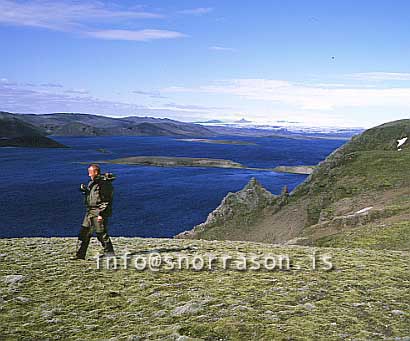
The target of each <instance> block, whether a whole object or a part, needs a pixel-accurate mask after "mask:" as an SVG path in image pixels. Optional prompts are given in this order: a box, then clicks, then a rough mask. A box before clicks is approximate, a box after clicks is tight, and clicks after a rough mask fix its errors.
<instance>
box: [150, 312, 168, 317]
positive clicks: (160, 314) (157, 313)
mask: <svg viewBox="0 0 410 341" xmlns="http://www.w3.org/2000/svg"><path fill="white" fill-rule="evenodd" d="M166 314H167V313H166V312H165V310H158V311H157V312H155V313H154V315H153V316H154V317H163V316H165V315H166Z"/></svg>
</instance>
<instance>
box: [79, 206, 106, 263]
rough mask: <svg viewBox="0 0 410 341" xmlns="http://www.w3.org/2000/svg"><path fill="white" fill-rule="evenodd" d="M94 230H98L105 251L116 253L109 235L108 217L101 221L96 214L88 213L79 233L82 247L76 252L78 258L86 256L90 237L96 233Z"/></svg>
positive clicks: (97, 233) (98, 237)
mask: <svg viewBox="0 0 410 341" xmlns="http://www.w3.org/2000/svg"><path fill="white" fill-rule="evenodd" d="M94 231H95V232H96V235H97V239H98V240H99V242H100V243H101V245H102V247H103V248H104V253H105V254H107V253H114V247H113V245H112V242H111V239H110V236H109V235H108V219H107V218H104V219H103V221H101V222H99V221H98V220H97V217H96V216H93V215H90V214H88V213H87V214H86V215H85V217H84V220H83V224H82V226H81V230H80V233H79V235H78V240H79V241H80V247H79V248H78V250H77V253H76V257H77V258H85V255H86V253H87V249H88V245H89V244H90V239H91V237H92V235H93V234H94Z"/></svg>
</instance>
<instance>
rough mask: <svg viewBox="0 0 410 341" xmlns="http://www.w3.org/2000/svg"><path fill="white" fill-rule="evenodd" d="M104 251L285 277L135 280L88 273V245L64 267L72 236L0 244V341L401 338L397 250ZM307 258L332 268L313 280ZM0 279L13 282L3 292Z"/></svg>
mask: <svg viewBox="0 0 410 341" xmlns="http://www.w3.org/2000/svg"><path fill="white" fill-rule="evenodd" d="M375 238H376V237H375ZM376 239H377V238H376ZM113 242H114V245H115V247H116V251H117V254H122V253H123V252H125V251H129V252H136V253H138V254H140V255H144V256H147V255H148V254H147V253H146V252H149V251H157V252H159V253H160V254H161V255H162V256H164V255H169V256H171V255H173V256H176V255H178V254H179V255H190V256H194V255H206V254H212V255H215V256H222V255H224V254H225V255H229V256H233V257H237V256H239V255H251V254H253V255H259V256H263V255H266V254H272V255H280V254H282V255H288V256H289V257H290V259H291V260H292V267H291V269H290V270H279V269H276V270H266V269H265V270H259V271H256V270H247V271H239V270H237V269H236V268H235V266H234V265H232V266H230V269H227V270H224V269H223V268H222V264H219V263H217V264H216V265H214V268H213V270H203V271H195V270H193V269H188V270H186V269H185V270H166V269H165V268H160V270H159V271H150V270H146V271H139V270H136V269H135V268H134V267H133V265H132V262H131V263H130V265H129V268H128V269H118V270H113V269H110V270H107V269H100V270H98V269H97V268H96V261H95V259H93V258H92V257H93V256H95V255H96V254H97V253H98V252H99V251H100V248H99V246H98V244H97V241H96V240H95V238H93V242H92V244H91V245H90V249H89V254H88V257H89V260H87V261H72V260H69V257H70V256H71V255H72V252H73V250H74V248H75V243H76V240H75V239H74V238H21V239H1V240H0V254H1V255H0V339H6V340H7V339H11V340H12V339H13V340H14V339H23V340H24V339H26V340H34V339H61V340H71V339H73V340H74V339H87V340H88V339H91V340H93V339H106V340H107V339H112V340H139V339H141V340H155V339H166V340H190V339H195V338H196V339H203V340H344V339H355V340H377V339H380V340H404V339H406V338H407V339H408V338H410V271H409V270H410V254H409V252H407V251H402V252H400V251H389V250H366V249H347V248H318V247H317V248H313V247H302V246H288V247H283V246H274V245H269V244H263V243H251V242H249V243H248V242H229V241H201V240H177V239H142V238H113ZM341 244H342V243H341ZM314 251H316V253H317V254H318V255H319V256H320V255H324V254H328V255H330V256H331V257H332V262H333V264H334V269H333V270H330V271H328V270H324V269H320V268H319V269H317V270H312V269H311V261H310V258H309V255H312V253H313V252H314ZM121 264H123V263H121V262H120V263H119V265H121ZM297 265H299V266H300V269H297V268H296V266H297ZM318 265H319V266H321V265H324V264H323V263H322V262H319V263H318ZM7 275H23V276H24V278H23V279H22V280H21V281H20V282H18V283H15V284H10V283H9V284H8V283H6V279H7V278H8V277H6V276H7Z"/></svg>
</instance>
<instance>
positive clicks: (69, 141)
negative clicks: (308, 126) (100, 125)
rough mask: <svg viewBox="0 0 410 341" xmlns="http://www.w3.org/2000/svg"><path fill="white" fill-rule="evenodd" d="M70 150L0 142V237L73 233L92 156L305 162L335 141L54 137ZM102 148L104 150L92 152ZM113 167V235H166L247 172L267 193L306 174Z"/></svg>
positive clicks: (198, 218) (200, 214) (194, 219)
mask: <svg viewBox="0 0 410 341" xmlns="http://www.w3.org/2000/svg"><path fill="white" fill-rule="evenodd" d="M54 139H55V140H57V141H59V142H61V143H64V144H66V145H68V146H70V147H71V148H70V149H51V148H45V149H34V148H0V169H1V176H2V178H1V182H0V192H1V196H0V237H3V238H4V237H34V236H76V235H77V234H78V231H79V229H80V225H81V222H82V219H83V215H84V212H85V209H84V207H83V196H82V194H81V192H80V191H79V185H80V183H87V182H88V181H89V178H88V176H87V165H86V164H80V163H79V162H91V161H98V160H105V159H112V158H119V157H127V156H138V155H152V156H154V155H159V156H185V157H206V158H220V159H229V160H233V161H236V162H240V163H242V164H244V165H246V166H249V167H257V168H266V167H269V168H272V167H275V166H278V165H292V166H293V165H311V164H316V163H318V162H319V161H322V160H323V159H325V158H326V156H327V155H329V154H330V153H331V152H332V151H333V150H334V149H336V148H337V147H339V146H340V145H342V144H344V143H345V141H341V140H299V139H281V138H250V137H237V136H235V137H229V136H223V137H218V139H231V140H242V141H248V142H253V143H256V145H228V144H209V143H200V142H185V141H179V140H177V139H175V138H172V137H128V136H127V137H123V136H121V137H55V138H54ZM99 148H104V149H106V150H107V151H108V152H109V154H105V153H102V152H99V151H98V150H97V149H99ZM101 166H102V171H103V172H105V171H110V172H113V173H114V174H115V175H116V176H117V179H116V180H115V181H114V183H113V185H114V188H115V198H114V203H113V215H112V217H111V219H110V224H109V232H110V234H111V235H113V236H138V237H172V236H174V235H175V234H177V233H179V232H181V231H184V230H187V229H191V228H192V227H193V226H194V225H196V224H199V223H201V222H203V221H205V219H206V217H207V215H208V214H209V213H210V212H211V211H212V210H213V209H215V208H216V207H217V206H218V205H219V204H220V202H221V200H222V199H223V197H224V196H225V195H226V194H227V193H228V192H235V191H238V190H240V189H242V188H243V187H244V186H245V185H246V183H247V182H248V181H249V180H250V178H251V177H256V178H257V179H258V180H259V182H260V183H261V184H262V185H263V186H264V187H265V188H266V189H268V190H270V191H271V192H272V193H274V194H279V193H280V191H281V189H282V187H283V186H284V185H288V187H289V190H292V189H293V188H294V187H296V186H297V185H298V184H300V183H301V182H302V181H303V180H304V179H305V178H306V176H305V175H294V174H284V173H276V172H271V171H257V170H244V169H222V168H199V167H176V168H165V167H150V166H131V165H109V164H102V165H101Z"/></svg>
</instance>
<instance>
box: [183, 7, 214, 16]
mask: <svg viewBox="0 0 410 341" xmlns="http://www.w3.org/2000/svg"><path fill="white" fill-rule="evenodd" d="M212 11H213V8H211V7H198V8H193V9H185V10H182V11H178V13H179V14H188V15H190V14H191V15H202V14H208V13H210V12H212Z"/></svg>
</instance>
